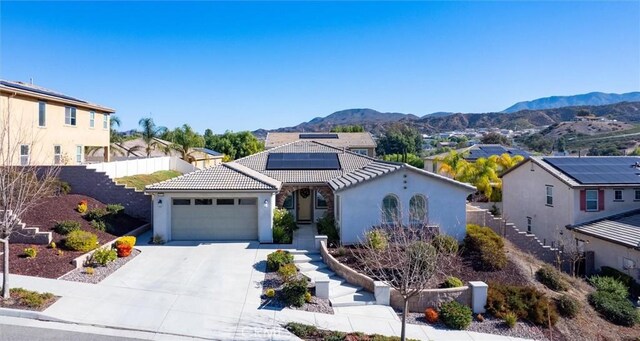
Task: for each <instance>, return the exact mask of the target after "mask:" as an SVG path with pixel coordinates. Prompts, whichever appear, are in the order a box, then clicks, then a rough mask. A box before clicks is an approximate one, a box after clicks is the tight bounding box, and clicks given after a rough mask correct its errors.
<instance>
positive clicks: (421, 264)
mask: <svg viewBox="0 0 640 341" xmlns="http://www.w3.org/2000/svg"><path fill="white" fill-rule="evenodd" d="M405 252H406V253H407V255H408V257H407V258H408V259H409V261H410V262H412V266H413V267H415V269H420V270H422V271H424V272H433V270H434V269H435V267H436V265H437V264H436V262H435V257H436V253H437V252H436V248H435V247H433V245H431V244H429V243H425V242H422V241H416V242H413V243H412V244H410V245H409V246H408V247H407V248H406V250H405Z"/></svg>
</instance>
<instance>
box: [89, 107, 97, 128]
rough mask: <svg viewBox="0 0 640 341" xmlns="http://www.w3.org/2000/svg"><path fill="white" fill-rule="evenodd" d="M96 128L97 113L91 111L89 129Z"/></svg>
mask: <svg viewBox="0 0 640 341" xmlns="http://www.w3.org/2000/svg"><path fill="white" fill-rule="evenodd" d="M95 127H96V112H95V111H90V112H89V128H95Z"/></svg>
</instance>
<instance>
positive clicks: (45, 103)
mask: <svg viewBox="0 0 640 341" xmlns="http://www.w3.org/2000/svg"><path fill="white" fill-rule="evenodd" d="M41 106H43V109H44V110H42V113H43V114H44V115H43V116H44V119H43V121H44V124H42V125H41V124H40V107H41ZM46 126H47V102H45V101H38V127H39V128H45V127H46Z"/></svg>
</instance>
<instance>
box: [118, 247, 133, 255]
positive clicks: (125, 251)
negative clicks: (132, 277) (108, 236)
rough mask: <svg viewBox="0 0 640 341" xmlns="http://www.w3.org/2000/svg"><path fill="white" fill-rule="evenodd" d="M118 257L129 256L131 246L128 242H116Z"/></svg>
mask: <svg viewBox="0 0 640 341" xmlns="http://www.w3.org/2000/svg"><path fill="white" fill-rule="evenodd" d="M116 250H117V252H118V257H129V255H130V254H131V251H132V250H133V248H132V247H131V245H129V244H118V245H117V246H116Z"/></svg>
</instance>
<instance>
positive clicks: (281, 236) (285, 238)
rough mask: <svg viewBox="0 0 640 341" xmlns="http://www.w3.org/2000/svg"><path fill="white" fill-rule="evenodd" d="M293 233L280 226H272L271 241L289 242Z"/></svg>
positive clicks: (278, 242)
mask: <svg viewBox="0 0 640 341" xmlns="http://www.w3.org/2000/svg"><path fill="white" fill-rule="evenodd" d="M292 240H293V235H292V234H291V232H289V231H287V230H286V229H285V228H284V227H282V226H274V227H273V242H274V243H276V244H291V241H292Z"/></svg>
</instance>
